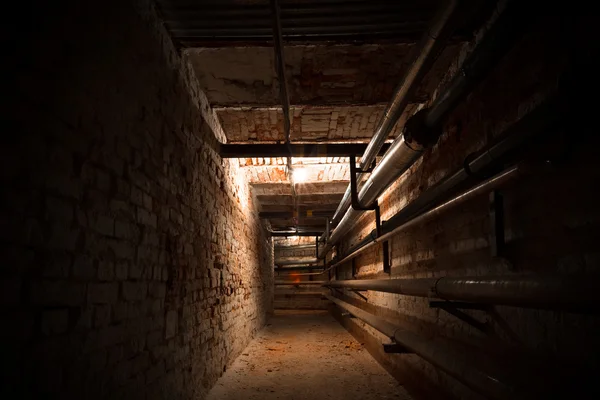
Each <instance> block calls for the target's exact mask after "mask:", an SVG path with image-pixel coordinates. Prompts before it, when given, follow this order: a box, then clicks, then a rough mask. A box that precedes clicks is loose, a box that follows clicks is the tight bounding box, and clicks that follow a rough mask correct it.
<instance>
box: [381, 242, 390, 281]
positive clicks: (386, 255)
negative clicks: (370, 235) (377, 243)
mask: <svg viewBox="0 0 600 400" xmlns="http://www.w3.org/2000/svg"><path fill="white" fill-rule="evenodd" d="M381 247H382V251H383V272H385V273H386V274H389V273H391V272H392V265H391V263H390V249H389V244H388V241H387V240H386V241H385V242H383V244H382V246H381Z"/></svg>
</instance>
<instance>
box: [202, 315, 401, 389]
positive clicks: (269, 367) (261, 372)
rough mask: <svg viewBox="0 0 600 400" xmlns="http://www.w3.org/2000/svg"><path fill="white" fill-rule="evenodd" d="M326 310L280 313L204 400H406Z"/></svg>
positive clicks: (393, 382) (398, 387)
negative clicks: (206, 399)
mask: <svg viewBox="0 0 600 400" xmlns="http://www.w3.org/2000/svg"><path fill="white" fill-rule="evenodd" d="M410 398H411V397H410V396H409V395H408V393H407V392H406V390H404V388H403V387H402V386H400V385H399V384H398V383H397V381H396V380H395V379H394V378H392V377H391V376H390V375H389V374H388V373H387V372H386V371H385V370H384V369H383V368H382V367H381V366H380V365H379V364H378V363H377V362H376V361H375V360H374V359H373V358H372V357H371V356H370V355H369V353H367V351H366V350H365V349H364V348H363V347H362V346H361V345H360V343H358V342H356V340H354V338H353V337H352V336H351V335H350V334H349V333H348V332H346V330H345V329H344V328H343V327H342V326H341V325H339V324H338V323H337V322H336V321H335V320H334V319H333V317H331V315H329V313H328V312H327V311H282V310H278V311H276V312H275V315H274V316H273V317H271V319H270V321H269V324H268V325H267V326H266V327H265V328H264V329H263V330H262V331H261V332H260V333H259V334H258V335H257V337H256V338H255V339H254V340H252V342H250V344H249V345H248V347H247V348H246V349H245V350H244V352H243V353H242V355H240V356H239V357H238V358H237V360H235V362H234V363H233V365H232V366H231V367H230V368H229V369H228V370H227V371H226V373H225V374H224V375H223V376H222V377H221V379H219V381H218V382H217V384H216V385H215V387H214V388H213V389H212V390H211V392H210V394H209V396H208V400H240V399H242V400H258V399H261V400H262V399H266V400H274V399H286V400H308V399H310V400H319V399H331V400H355V399H356V400H359V399H360V400H365V399H410Z"/></svg>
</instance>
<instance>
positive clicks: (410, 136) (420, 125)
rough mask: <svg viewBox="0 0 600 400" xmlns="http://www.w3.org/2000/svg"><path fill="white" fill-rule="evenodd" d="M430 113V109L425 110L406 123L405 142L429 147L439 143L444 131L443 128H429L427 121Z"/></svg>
mask: <svg viewBox="0 0 600 400" xmlns="http://www.w3.org/2000/svg"><path fill="white" fill-rule="evenodd" d="M428 111H429V109H428V108H424V109H422V110H420V111H418V112H417V113H416V114H415V115H413V116H412V117H410V118H409V119H408V121H406V123H405V124H404V131H403V135H404V140H405V142H407V143H411V144H413V145H414V144H418V145H419V146H421V147H427V146H429V145H431V144H433V143H435V142H436V141H437V139H438V137H439V136H440V135H441V134H442V129H441V126H435V127H430V126H427V124H426V123H425V119H426V117H427V113H428Z"/></svg>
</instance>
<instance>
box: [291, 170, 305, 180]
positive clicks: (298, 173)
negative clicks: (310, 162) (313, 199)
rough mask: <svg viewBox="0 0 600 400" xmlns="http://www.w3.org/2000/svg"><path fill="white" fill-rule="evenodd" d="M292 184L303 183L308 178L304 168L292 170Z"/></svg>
mask: <svg viewBox="0 0 600 400" xmlns="http://www.w3.org/2000/svg"><path fill="white" fill-rule="evenodd" d="M292 177H293V179H294V183H299V182H304V181H305V180H306V178H307V177H308V174H307V171H306V168H294V171H293V172H292Z"/></svg>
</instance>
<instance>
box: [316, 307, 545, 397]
mask: <svg viewBox="0 0 600 400" xmlns="http://www.w3.org/2000/svg"><path fill="white" fill-rule="evenodd" d="M326 297H327V298H328V299H329V300H331V301H332V302H334V303H335V304H336V305H337V306H339V307H340V308H342V309H343V310H345V311H347V312H348V313H350V314H352V315H353V316H355V317H356V318H358V319H360V320H362V321H364V322H366V323H367V324H369V325H371V326H372V327H373V328H375V329H377V330H378V331H380V332H381V333H383V334H384V335H386V336H388V337H390V338H392V339H394V340H395V342H396V343H398V344H400V345H401V346H403V347H405V348H406V349H407V350H409V351H412V352H414V353H415V354H416V355H418V356H419V357H421V358H423V359H424V360H425V361H427V362H429V363H431V364H432V365H434V366H435V367H437V368H439V369H441V370H442V371H444V372H446V373H447V374H449V375H450V376H452V377H454V378H455V379H457V380H458V381H460V382H462V383H463V384H465V385H466V386H468V387H469V388H471V389H472V390H474V391H476V392H478V393H480V394H483V395H484V396H489V397H491V398H494V399H508V398H519V399H526V398H537V397H530V396H532V395H535V394H539V392H540V390H539V389H538V388H535V387H531V386H530V383H529V382H527V379H525V378H526V377H524V376H520V375H519V374H518V373H517V372H516V371H515V370H503V369H502V368H500V367H499V366H498V364H497V363H495V362H493V360H491V359H489V358H487V357H486V356H484V355H483V354H477V355H474V354H470V353H468V352H466V351H465V348H462V347H459V346H457V345H455V344H452V343H451V342H449V341H446V340H443V339H441V338H438V337H435V336H429V335H427V336H424V335H418V334H416V333H414V332H412V331H409V330H407V329H404V328H402V327H400V326H397V325H395V324H393V323H391V322H389V321H388V320H386V319H384V318H381V317H377V316H375V315H373V314H371V313H368V312H366V311H364V310H362V309H360V308H358V307H355V306H353V305H351V304H349V303H347V302H345V301H342V300H340V299H337V298H335V297H333V296H329V295H326Z"/></svg>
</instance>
